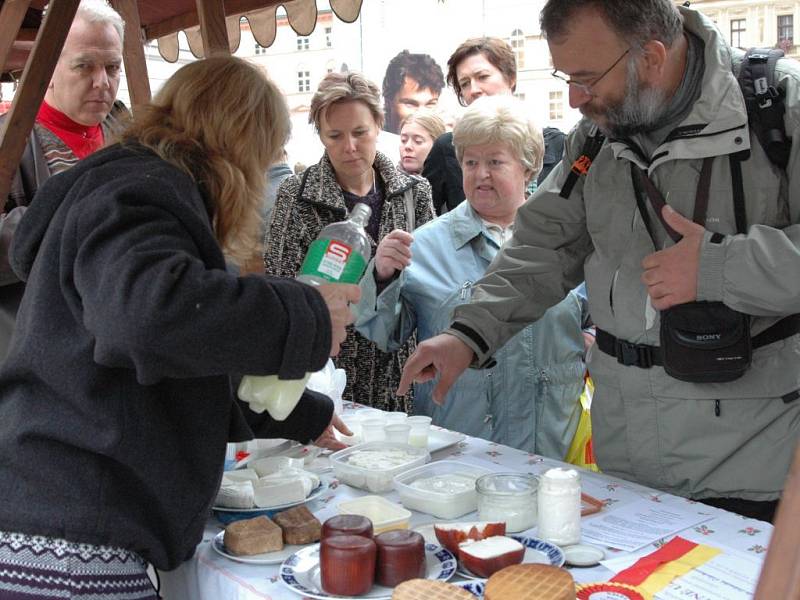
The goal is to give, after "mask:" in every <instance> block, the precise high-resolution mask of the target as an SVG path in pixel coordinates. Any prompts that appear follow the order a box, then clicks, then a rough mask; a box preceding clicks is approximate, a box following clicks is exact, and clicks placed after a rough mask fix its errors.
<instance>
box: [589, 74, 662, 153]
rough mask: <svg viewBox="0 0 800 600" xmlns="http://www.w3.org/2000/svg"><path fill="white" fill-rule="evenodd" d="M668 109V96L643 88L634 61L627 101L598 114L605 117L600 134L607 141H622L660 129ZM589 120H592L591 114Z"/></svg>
mask: <svg viewBox="0 0 800 600" xmlns="http://www.w3.org/2000/svg"><path fill="white" fill-rule="evenodd" d="M667 108H668V102H667V101H666V98H665V94H664V92H662V91H661V90H659V89H657V88H654V87H651V86H644V85H642V84H641V83H640V81H639V74H638V73H637V72H636V63H635V62H634V61H633V60H630V61H628V63H627V77H626V80H625V94H624V95H623V97H622V98H621V99H620V100H616V101H614V102H612V103H610V104H608V105H606V106H605V107H603V108H601V109H600V110H598V111H594V112H595V114H598V113H599V115H600V116H602V117H603V123H602V124H600V123H598V127H599V128H600V131H602V132H603V134H605V135H606V137H609V138H615V139H621V138H627V137H631V136H633V135H636V134H638V133H645V132H647V131H653V130H654V129H657V128H658V126H659V121H660V120H661V117H663V116H664V113H665V112H666V111H667ZM587 116H588V117H589V118H590V119H591V118H592V115H591V114H589V115H587Z"/></svg>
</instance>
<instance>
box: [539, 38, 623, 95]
mask: <svg viewBox="0 0 800 600" xmlns="http://www.w3.org/2000/svg"><path fill="white" fill-rule="evenodd" d="M630 51H631V49H630V48H628V49H627V50H625V52H623V53H622V54H621V55H620V57H619V58H618V59H617V60H615V61H614V64H612V65H611V66H610V67H608V68H607V69H606V70H605V71H603V73H602V74H601V75H600V76H598V77H596V78H595V79H594V81H592V82H590V83H579V82H577V81H574V80H573V79H572V78H570V76H569V75H567V74H565V73H562V72H561V71H558V70H556V69H553V72H552V73H550V74H551V75H552V76H553V77H556V78H558V79H560V80H561V81H564V82H565V83H566V84H567V85H571V86H572V87H575V88H578V89H579V90H580V91H581V92H583V93H584V94H586V95H587V96H594V93H593V92H592V88H593V87H594V86H596V85H597V84H598V83H599V82H600V80H601V79H602V78H603V77H605V76H606V75H608V74H609V73H611V71H612V70H613V69H614V67H616V66H617V65H618V64H619V62H620V61H621V60H622V59H623V58H625V57H626V56H627V54H628V52H630Z"/></svg>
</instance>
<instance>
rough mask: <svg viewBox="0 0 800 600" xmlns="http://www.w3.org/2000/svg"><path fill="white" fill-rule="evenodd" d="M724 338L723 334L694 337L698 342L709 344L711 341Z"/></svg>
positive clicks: (705, 334)
mask: <svg viewBox="0 0 800 600" xmlns="http://www.w3.org/2000/svg"><path fill="white" fill-rule="evenodd" d="M721 338H722V334H721V333H703V334H698V335H696V336H694V339H695V340H697V341H698V342H707V341H709V340H718V339H721Z"/></svg>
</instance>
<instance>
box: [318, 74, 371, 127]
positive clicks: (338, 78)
mask: <svg viewBox="0 0 800 600" xmlns="http://www.w3.org/2000/svg"><path fill="white" fill-rule="evenodd" d="M353 101H360V102H363V103H364V104H366V106H367V108H368V109H369V112H370V113H372V118H373V119H375V124H376V125H377V126H378V129H382V128H383V119H384V114H383V106H382V105H381V91H380V88H378V86H377V85H375V84H374V83H372V82H371V81H370V80H369V79H367V78H366V77H364V76H363V75H362V74H361V73H357V72H355V71H350V72H349V73H335V72H334V73H328V74H327V75H326V76H325V78H324V79H323V80H322V81H321V82H320V84H319V87H318V88H317V91H316V92H315V93H314V97H313V98H311V109H310V111H309V113H308V122H309V123H313V124H314V128H315V129H316V130H317V133H319V129H320V125H321V124H322V118H323V117H324V116H325V113H326V112H327V111H328V109H329V108H330V107H331V106H332V105H333V104H336V103H337V102H353Z"/></svg>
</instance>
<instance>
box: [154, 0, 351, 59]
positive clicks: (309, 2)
mask: <svg viewBox="0 0 800 600" xmlns="http://www.w3.org/2000/svg"><path fill="white" fill-rule="evenodd" d="M329 1H330V6H331V9H332V10H333V12H334V13H335V14H336V16H337V17H338V18H339V19H341V20H342V21H345V22H346V23H352V22H353V21H355V20H356V19H357V18H358V14H359V12H360V11H361V3H362V1H363V0H329ZM278 6H283V7H284V9H285V10H286V17H287V19H288V21H289V25H290V26H291V27H292V29H293V30H294V31H295V32H296V33H297V35H310V34H311V32H313V31H314V27H315V26H316V24H317V12H318V9H317V2H316V0H285V1H284V2H282V3H281V4H280V5H278V4H274V5H272V6H268V7H266V8H260V9H257V10H249V11H243V12H240V13H236V12H234V13H229V14H228V15H227V17H226V19H225V25H226V27H227V31H228V40H229V43H230V50H231V53H233V52H236V50H237V49H238V48H239V42H240V38H241V33H240V31H241V30H240V25H239V22H240V19H241V18H242V17H244V18H245V19H247V21H248V23H249V25H250V31H251V32H252V33H253V37H254V38H255V40H256V42H258V43H259V45H261V46H263V47H264V48H267V47H269V46H271V45H272V43H273V42H274V41H275V34H276V33H277V16H276V12H277V10H278ZM183 31H184V33H185V34H186V39H187V40H188V42H189V49H190V50H191V51H192V54H194V55H195V56H196V57H197V58H203V56H205V52H204V49H203V40H202V37H201V36H200V27H199V26H193V27H187V28H185V29H183ZM156 39H157V41H158V51H159V53H160V54H161V56H162V57H163V58H164V60H166V61H169V62H175V61H177V60H178V50H179V48H178V32H177V31H175V32H171V33H169V34H166V35H163V36H159V37H157V38H156Z"/></svg>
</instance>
